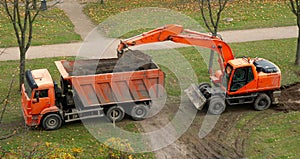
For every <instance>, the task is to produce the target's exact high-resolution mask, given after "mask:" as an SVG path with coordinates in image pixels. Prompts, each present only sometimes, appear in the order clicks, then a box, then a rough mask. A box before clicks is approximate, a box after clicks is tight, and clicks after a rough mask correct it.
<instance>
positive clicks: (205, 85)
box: [198, 82, 211, 91]
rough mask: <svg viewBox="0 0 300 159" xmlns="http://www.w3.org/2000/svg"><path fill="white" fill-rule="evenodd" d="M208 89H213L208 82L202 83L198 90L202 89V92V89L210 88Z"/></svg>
mask: <svg viewBox="0 0 300 159" xmlns="http://www.w3.org/2000/svg"><path fill="white" fill-rule="evenodd" d="M208 87H211V85H210V84H209V83H207V82H202V83H200V84H199V85H198V88H199V89H200V91H202V89H205V88H208Z"/></svg>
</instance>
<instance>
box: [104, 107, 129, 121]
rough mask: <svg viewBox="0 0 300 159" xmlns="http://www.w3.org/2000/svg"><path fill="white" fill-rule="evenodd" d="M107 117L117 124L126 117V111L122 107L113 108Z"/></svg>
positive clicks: (108, 111)
mask: <svg viewBox="0 0 300 159" xmlns="http://www.w3.org/2000/svg"><path fill="white" fill-rule="evenodd" d="M106 116H107V118H108V119H109V120H110V121H114V120H115V122H119V121H121V120H123V118H124V116H125V110H124V109H123V108H122V107H120V106H112V107H110V108H109V109H108V110H107V112H106Z"/></svg>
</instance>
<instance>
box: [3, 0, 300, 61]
mask: <svg viewBox="0 0 300 159" xmlns="http://www.w3.org/2000/svg"><path fill="white" fill-rule="evenodd" d="M57 6H58V7H59V8H61V9H63V10H64V11H65V13H66V14H67V16H68V17H69V18H70V20H71V21H72V23H73V24H74V26H75V29H74V30H75V32H76V33H78V34H79V35H80V36H81V38H82V39H85V37H87V36H88V34H89V33H90V32H91V31H92V30H93V28H95V27H96V26H95V25H94V24H93V23H92V22H91V21H90V20H89V18H87V17H86V16H85V15H84V13H83V12H82V5H80V4H79V2H78V1H76V0H64V2H63V3H61V4H58V5H57ZM220 34H221V35H222V37H223V39H224V41H226V42H227V43H236V42H249V41H259V40H270V39H285V38H294V37H297V34H298V28H297V27H296V26H288V27H276V28H262V29H250V30H235V31H224V32H220ZM83 43H84V42H77V43H68V44H56V45H42V46H31V47H30V49H29V50H28V52H27V56H26V58H27V59H33V58H45V57H56V56H76V55H77V54H78V52H79V50H80V47H81V46H82V44H83ZM118 43H119V40H118V39H116V40H115V41H114V42H113V43H112V45H111V46H110V49H109V50H108V51H107V53H106V55H104V57H115V56H116V51H115V49H116V48H117V45H118ZM162 46H163V47H159V48H160V49H161V48H164V46H167V47H166V48H170V47H180V46H182V45H177V44H174V43H171V42H167V43H166V45H164V44H162ZM148 48H150V49H153V46H150V47H148ZM143 49H147V47H144V48H143ZM3 51H4V52H3ZM1 52H3V53H2V54H1V56H0V61H6V60H17V59H19V50H18V48H17V47H12V48H6V49H3V48H0V53H1Z"/></svg>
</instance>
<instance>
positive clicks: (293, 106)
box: [275, 82, 300, 112]
mask: <svg viewBox="0 0 300 159" xmlns="http://www.w3.org/2000/svg"><path fill="white" fill-rule="evenodd" d="M279 102H280V104H279V106H278V107H276V108H275V109H276V110H279V111H285V112H289V111H300V82H298V83H295V84H291V85H288V86H282V88H281V97H280V98H279Z"/></svg>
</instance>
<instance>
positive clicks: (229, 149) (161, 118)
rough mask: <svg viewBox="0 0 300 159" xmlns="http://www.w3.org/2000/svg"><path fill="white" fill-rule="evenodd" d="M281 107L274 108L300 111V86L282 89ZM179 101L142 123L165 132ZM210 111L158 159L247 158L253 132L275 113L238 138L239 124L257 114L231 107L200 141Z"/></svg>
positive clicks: (247, 126) (255, 122)
mask: <svg viewBox="0 0 300 159" xmlns="http://www.w3.org/2000/svg"><path fill="white" fill-rule="evenodd" d="M281 91H282V95H281V97H280V99H279V101H280V104H279V105H277V106H272V107H271V109H273V110H275V111H285V112H287V111H299V110H300V82H299V83H295V84H292V85H289V86H283V87H282V88H281ZM179 103H180V101H179V99H177V100H175V99H172V100H171V102H169V103H167V104H166V106H165V107H164V108H163V109H162V111H161V112H160V113H159V114H157V115H156V116H154V117H153V118H151V119H150V120H144V121H142V124H144V125H145V127H146V129H154V128H157V129H159V128H161V127H163V125H165V124H166V123H167V122H166V121H165V120H168V119H169V118H170V116H172V115H171V114H175V113H176V111H177V109H174V106H175V105H179ZM206 111H207V110H203V111H198V113H197V115H196V118H195V119H194V121H193V123H192V125H191V126H190V128H189V129H188V130H187V132H185V133H184V134H183V135H182V136H181V137H180V138H179V139H178V140H177V141H176V142H174V143H173V144H171V145H169V146H167V147H165V148H163V149H160V150H157V151H156V152H155V153H156V157H157V158H170V159H171V158H178V159H179V158H193V159H194V158H195V159H196V158H245V157H247V156H246V154H245V151H246V149H247V147H246V146H247V144H246V143H247V140H248V137H249V135H250V134H249V129H252V128H253V127H256V126H257V125H258V124H259V121H261V120H263V119H264V118H266V117H268V116H270V115H272V113H274V111H265V112H263V113H259V114H258V115H256V116H254V117H251V119H249V120H247V121H246V123H245V124H244V125H243V126H242V127H240V128H239V131H238V132H239V133H238V135H237V134H236V132H237V128H236V124H237V122H239V120H240V119H242V118H243V116H244V115H245V114H247V112H249V111H255V110H254V109H253V107H252V105H247V106H243V107H235V106H231V107H228V108H227V109H226V111H225V113H224V114H222V115H221V116H220V118H219V120H218V122H217V124H216V126H215V127H214V128H213V130H212V131H211V132H210V133H209V134H208V135H207V136H206V137H204V138H199V136H198V133H199V130H200V127H201V125H202V122H203V120H204V117H205V115H206Z"/></svg>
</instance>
